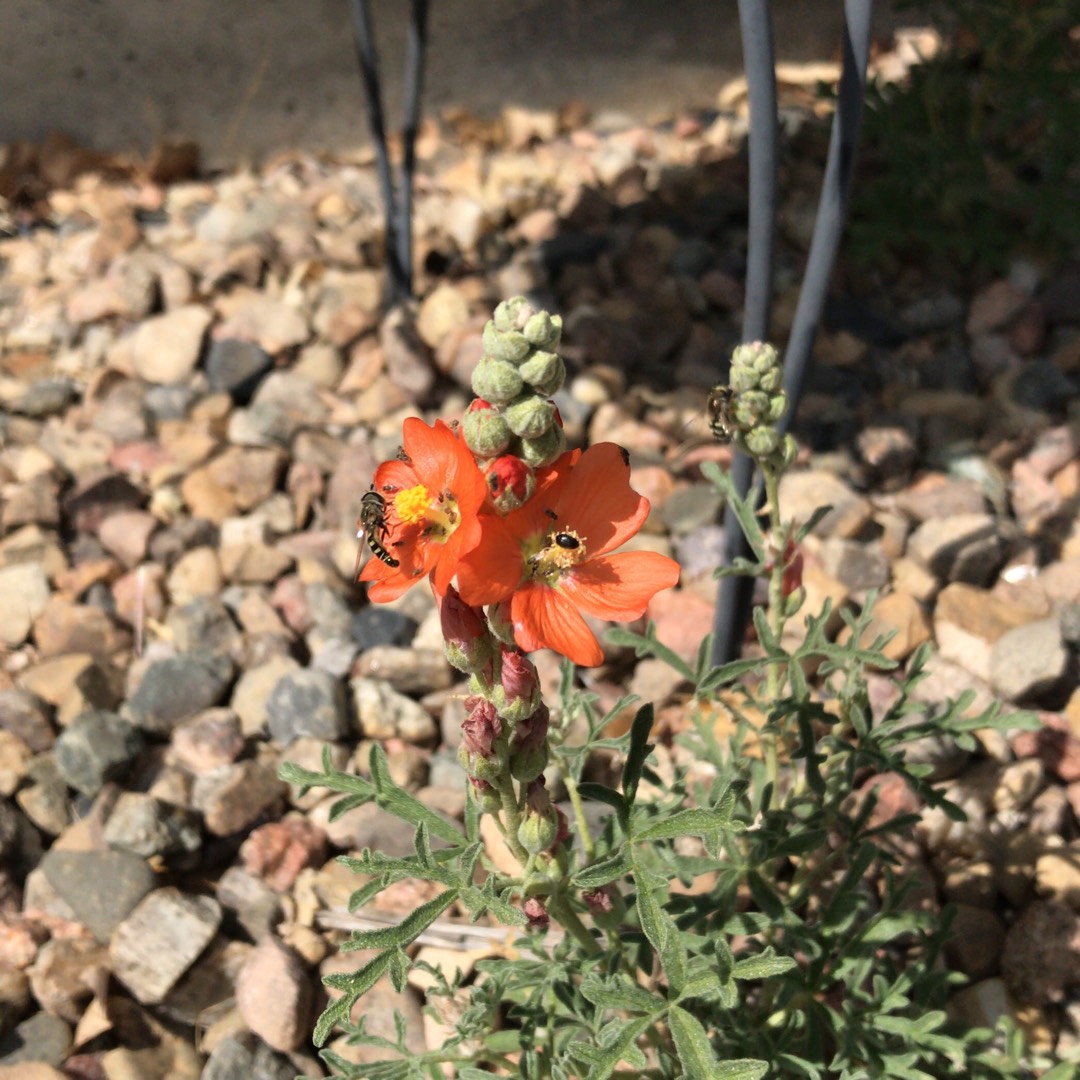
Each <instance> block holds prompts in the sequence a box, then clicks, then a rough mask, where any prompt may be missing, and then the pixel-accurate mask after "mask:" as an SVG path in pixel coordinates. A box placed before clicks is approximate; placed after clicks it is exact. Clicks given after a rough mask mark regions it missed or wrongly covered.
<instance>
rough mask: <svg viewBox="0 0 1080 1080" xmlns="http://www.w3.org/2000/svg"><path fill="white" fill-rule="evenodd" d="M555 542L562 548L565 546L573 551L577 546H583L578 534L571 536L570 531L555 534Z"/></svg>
mask: <svg viewBox="0 0 1080 1080" xmlns="http://www.w3.org/2000/svg"><path fill="white" fill-rule="evenodd" d="M555 543H556V544H558V545H559V547H561V548H565V549H566V550H567V551H573V550H574V549H575V548H579V547H581V541H580V540H579V539H578V538H577V537H576V536H571V535H570V534H569V533H564V532H558V533H556V534H555Z"/></svg>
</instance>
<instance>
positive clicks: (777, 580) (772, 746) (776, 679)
mask: <svg viewBox="0 0 1080 1080" xmlns="http://www.w3.org/2000/svg"><path fill="white" fill-rule="evenodd" d="M761 472H762V475H763V477H764V479H765V502H766V508H767V510H768V513H769V533H770V536H771V537H772V541H773V545H774V546H776V545H777V544H779V543H780V537H781V536H782V532H783V523H782V522H781V520H780V473H779V470H778V469H776V468H774V467H773V466H772V465H770V464H769V463H768V462H762V463H761ZM768 616H769V629H770V630H771V631H772V635H773V638H774V639H775V640H776V643H777V644H778V645H779V643H780V639H781V637H782V636H783V633H784V622H785V617H784V552H783V551H782V550H780V551H777V552H776V554H775V556H774V557H773V561H772V570H771V571H770V572H769V605H768ZM765 688H766V695H767V698H768V705H769V707H770V708H772V707H774V706H775V705H776V703H777V701H778V700H779V699H780V694H781V693H782V691H783V689H784V670H783V666H782V665H781V664H780V663H779V662H776V661H774V662H772V663H770V664H769V665H768V666H767V673H766V683H765ZM762 738H763V743H764V750H765V779H766V782H767V783H769V784H771V785H772V788H773V792H774V795H775V792H776V784H777V780H778V778H779V771H780V769H779V761H778V755H777V736H776V735H775V733H771V732H770V733H769V734H767V735H764V736H762Z"/></svg>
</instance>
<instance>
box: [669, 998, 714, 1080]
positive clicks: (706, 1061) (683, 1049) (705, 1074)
mask: <svg viewBox="0 0 1080 1080" xmlns="http://www.w3.org/2000/svg"><path fill="white" fill-rule="evenodd" d="M668 1024H669V1025H670V1027H671V1034H672V1036H673V1037H674V1039H675V1050H676V1052H677V1053H678V1055H679V1061H680V1062H681V1064H682V1067H683V1072H684V1073H685V1074H686V1075H687V1076H688V1077H695V1078H697V1077H700V1080H710V1078H711V1077H713V1076H715V1075H716V1066H717V1065H719V1064H720V1062H719V1060H718V1059H717V1057H716V1054H715V1053H714V1052H713V1048H712V1045H711V1044H710V1043H709V1036H708V1034H707V1033H706V1031H705V1028H704V1027H703V1026H702V1024H701V1021H700V1020H699V1019H698V1018H697V1017H696V1016H694V1015H693V1014H692V1013H688V1012H687V1011H686V1010H685V1009H684V1008H682V1007H681V1006H679V1005H672V1006H671V1008H670V1009H668Z"/></svg>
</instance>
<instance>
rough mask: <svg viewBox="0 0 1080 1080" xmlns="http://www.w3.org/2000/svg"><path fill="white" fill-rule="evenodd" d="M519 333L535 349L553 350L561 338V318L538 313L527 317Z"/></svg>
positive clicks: (544, 312) (541, 312)
mask: <svg viewBox="0 0 1080 1080" xmlns="http://www.w3.org/2000/svg"><path fill="white" fill-rule="evenodd" d="M521 332H522V333H523V334H524V335H525V337H526V338H527V339H528V341H529V344H530V345H533V346H535V347H536V348H537V349H554V348H555V346H556V345H558V344H559V338H560V337H562V318H561V317H560V316H558V315H549V314H548V313H547V312H546V311H538V312H537V313H536V314H535V315H531V316H530V317H529V320H528V322H526V323H525V326H524V327H523V328H522V331H521Z"/></svg>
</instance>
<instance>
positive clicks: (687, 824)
mask: <svg viewBox="0 0 1080 1080" xmlns="http://www.w3.org/2000/svg"><path fill="white" fill-rule="evenodd" d="M730 824H731V815H730V814H729V813H725V812H724V811H723V810H678V811H676V812H675V813H674V814H672V815H671V816H670V817H666V818H663V819H662V820H660V821H657V822H656V823H655V824H653V825H650V826H649V827H648V828H647V829H643V830H642V831H641V832H639V833H635V834H634V840H635V841H638V840H669V839H671V838H672V837H675V836H708V835H709V834H710V833H717V832H721V831H722V830H724V829H726V828H727V827H728V826H729V825H730Z"/></svg>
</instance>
